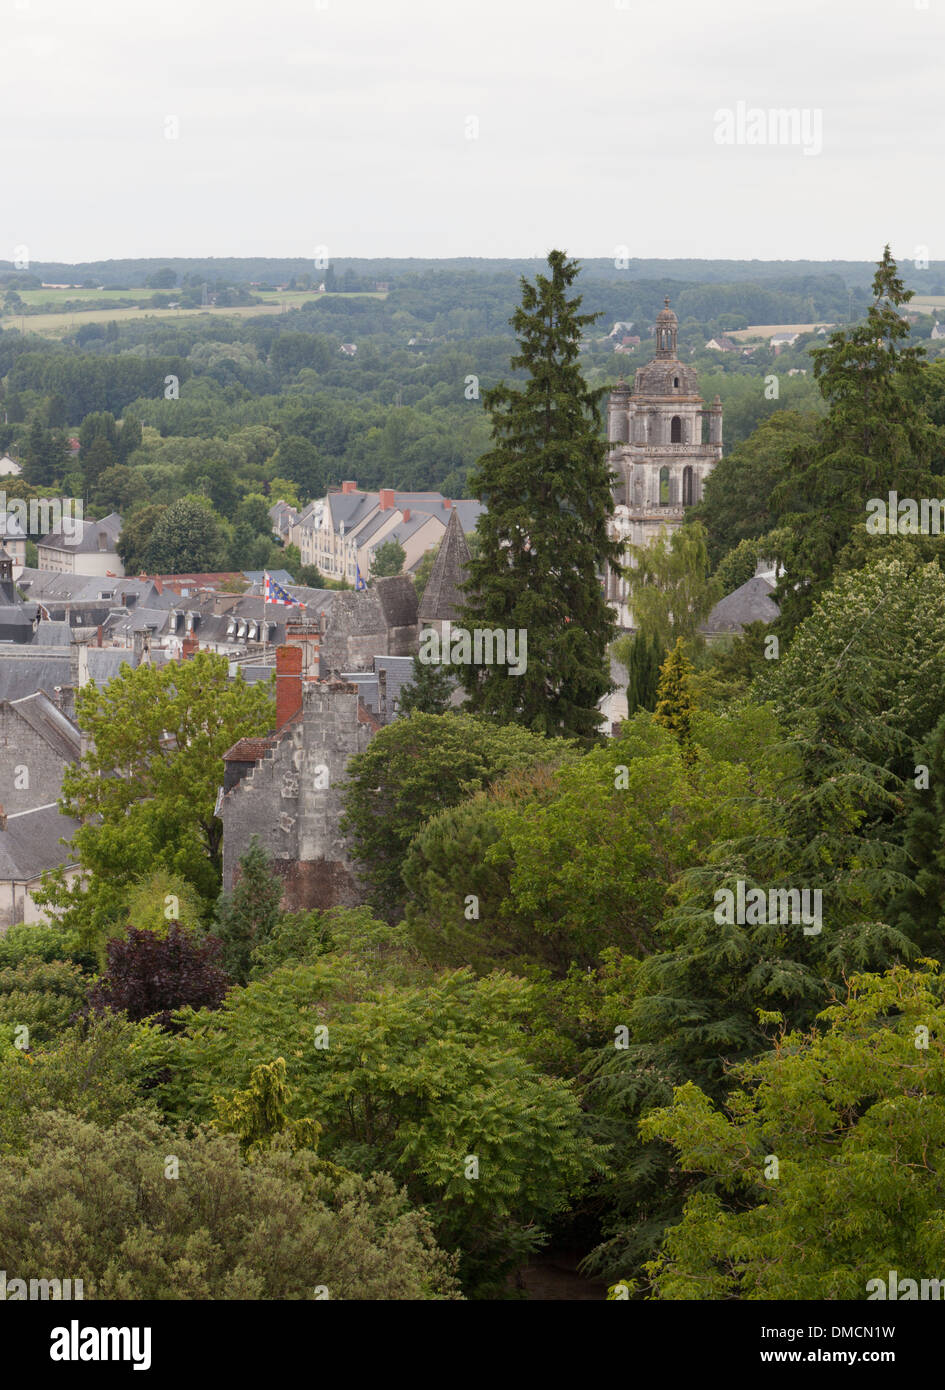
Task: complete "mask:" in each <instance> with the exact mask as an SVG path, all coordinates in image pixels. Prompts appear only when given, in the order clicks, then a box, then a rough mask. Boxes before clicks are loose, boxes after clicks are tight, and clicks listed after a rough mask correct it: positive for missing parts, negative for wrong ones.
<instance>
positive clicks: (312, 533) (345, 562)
mask: <svg viewBox="0 0 945 1390" xmlns="http://www.w3.org/2000/svg"><path fill="white" fill-rule="evenodd" d="M454 508H455V509H456V510H457V511H458V512H459V517H460V521H461V522H462V525H463V529H464V531H465V532H466V533H467V534H469V533H470V532H471V531H473V530H475V527H476V522H477V521H478V519H479V516H480V514H481V513H482V511H483V510H484V508H483V506H482V504H481V503H480V502H475V501H471V500H461V501H458V502H454V501H453V500H452V499H451V498H449V497H444V496H443V494H442V493H440V492H399V491H397V490H396V489H395V488H381V489H380V491H379V492H361V491H360V490H359V488H358V485H357V483H356V482H354V481H351V480H348V481H346V482H343V483H342V485H341V491H340V492H331V493H329V494H328V496H327V497H322V498H319V499H318V500H314V501H312V502H309V504H308V505H307V506H306V507H305V508H304V509H303V511H302V512H301V514H300V516H299V518H298V520H297V521H296V522H295V523H294V524H293V525H292V527H291V528H290V530H289V540H290V542H291V544H292V545H296V546H298V549H299V554H300V555H301V559H302V564H303V565H315V566H317V568H318V569H319V570H320V571H321V573H322V574H324V575H325V576H326V577H327V578H329V579H346V580H347V581H348V583H349V584H355V583H356V582H357V579H358V576H359V574H360V576H361V578H362V579H367V578H368V577H369V575H370V572H371V565H372V562H373V559H374V555H375V553H376V552H377V550H378V549H379V548H380V546H382V545H383V544H384V542H385V541H389V540H393V541H397V543H398V544H399V545H401V546H402V547H403V549H404V552H405V556H406V558H405V560H404V570H405V572H410V571H411V570H413V569H415V568H416V566H417V565H418V564H419V563H420V561H421V560H422V558H423V556H424V554H425V553H426V552H427V551H428V550H430V549H432V547H433V546H435V545H437V544H438V543H439V542H440V541H441V540H442V539H443V535H444V533H445V531H446V525H447V522H448V521H449V516H450V512H451V511H452V510H453V509H454Z"/></svg>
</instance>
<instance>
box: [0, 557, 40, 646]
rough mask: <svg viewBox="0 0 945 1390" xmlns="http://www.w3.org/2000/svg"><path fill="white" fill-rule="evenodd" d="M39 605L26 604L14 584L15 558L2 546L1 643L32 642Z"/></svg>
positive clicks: (0, 560)
mask: <svg viewBox="0 0 945 1390" xmlns="http://www.w3.org/2000/svg"><path fill="white" fill-rule="evenodd" d="M39 614H40V609H39V604H37V603H24V602H23V600H22V599H21V598H20V595H19V594H18V593H17V589H16V585H15V584H14V582H13V556H12V555H11V554H10V553H9V551H8V550H5V549H4V547H3V546H2V545H0V643H2V644H4V645H6V644H7V643H10V644H14V645H17V646H23V645H25V644H26V643H28V642H32V640H33V637H34V634H35V632H36V627H37V624H38V623H39Z"/></svg>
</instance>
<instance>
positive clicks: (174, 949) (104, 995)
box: [89, 922, 232, 1029]
mask: <svg viewBox="0 0 945 1390" xmlns="http://www.w3.org/2000/svg"><path fill="white" fill-rule="evenodd" d="M221 951H222V943H221V942H220V941H219V940H218V939H217V938H216V937H215V936H205V937H203V938H201V939H196V938H195V937H194V936H193V935H192V934H191V933H190V932H187V931H184V929H183V928H182V927H180V926H179V925H178V924H177V923H176V922H172V923H171V925H170V928H169V929H168V932H167V935H166V936H158V934H157V933H156V932H153V931H145V930H139V929H138V928H137V927H130V928H129V930H128V934H127V935H126V936H125V937H124V938H123V939H122V938H118V939H116V940H114V941H110V942H109V943H108V947H107V960H108V964H107V966H106V969H105V973H104V974H103V975H102V976H101V978H100V979H99V980H97V981H96V983H95V984H94V985H93V986H92V989H91V991H90V994H89V1004H90V1007H91V1008H92V1009H94V1010H95V1011H96V1012H97V1013H101V1012H102V1011H103V1010H105V1009H115V1010H121V1011H122V1012H124V1013H126V1014H127V1015H128V1017H129V1018H130V1019H133V1020H135V1021H137V1020H139V1019H142V1018H151V1017H154V1021H155V1022H156V1023H159V1024H160V1025H161V1026H162V1027H163V1028H171V1029H172V1028H173V1025H172V1024H171V1014H172V1013H173V1011H174V1010H175V1009H182V1008H184V1007H185V1006H186V1005H188V1004H189V1005H191V1006H192V1007H193V1008H195V1009H217V1008H219V1006H220V1004H221V1003H222V1002H223V996H224V995H225V994H226V992H227V990H228V989H229V988H230V985H231V984H232V981H231V979H230V977H229V976H228V975H227V973H226V971H225V970H223V969H222V968H221V966H220V965H219V964H218V961H219V959H220V954H221Z"/></svg>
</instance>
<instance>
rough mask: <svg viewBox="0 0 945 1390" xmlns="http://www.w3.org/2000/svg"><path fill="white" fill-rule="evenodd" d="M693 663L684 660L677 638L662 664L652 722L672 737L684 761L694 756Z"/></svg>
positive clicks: (684, 656)
mask: <svg viewBox="0 0 945 1390" xmlns="http://www.w3.org/2000/svg"><path fill="white" fill-rule="evenodd" d="M692 674H693V671H692V663H691V662H690V660H689V658H688V657H687V656H686V652H685V649H684V647H683V643H682V638H681V637H677V639H676V645H675V647H674V648H673V650H672V651H671V652H670V654H669V656H668V657H667V658H666V660H665V661H664V662H663V665H662V668H661V670H660V680H659V687H658V689H657V699H656V713H655V714H654V716H653V718H654V719H655V720H656V722H657V724H662V725H663V726H664V728H667V729H669V731H670V733H671V734H675V735H676V737H677V738H678V739H679V742H680V744H681V745H682V748H683V754H684V756H685V757H686V758H690V757H692V756H693V748H692V715H693V710H694V708H695V706H694V704H693V699H692Z"/></svg>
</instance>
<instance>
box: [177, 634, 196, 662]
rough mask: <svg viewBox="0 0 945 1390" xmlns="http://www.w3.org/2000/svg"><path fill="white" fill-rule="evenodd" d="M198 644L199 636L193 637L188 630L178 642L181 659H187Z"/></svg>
mask: <svg viewBox="0 0 945 1390" xmlns="http://www.w3.org/2000/svg"><path fill="white" fill-rule="evenodd" d="M199 646H200V641H199V638H197V637H195V636H194V635H193V633H192V632H189V633H188V634H187V636H186V637H185V638H184V640H183V641H182V642H181V644H180V659H181V661H189V660H190V658H191V657H192V656H193V654H194V652H195V651H196V650H197V648H198V647H199Z"/></svg>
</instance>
